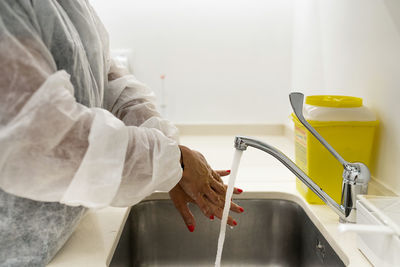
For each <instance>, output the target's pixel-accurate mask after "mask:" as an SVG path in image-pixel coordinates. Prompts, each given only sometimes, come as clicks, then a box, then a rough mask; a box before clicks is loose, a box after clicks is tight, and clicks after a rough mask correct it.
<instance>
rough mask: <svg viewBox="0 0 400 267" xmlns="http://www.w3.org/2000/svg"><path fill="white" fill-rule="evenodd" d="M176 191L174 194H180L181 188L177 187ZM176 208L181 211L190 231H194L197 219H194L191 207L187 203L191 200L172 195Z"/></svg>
mask: <svg viewBox="0 0 400 267" xmlns="http://www.w3.org/2000/svg"><path fill="white" fill-rule="evenodd" d="M174 191H175V192H172V194H178V193H179V190H178V189H175V190H174ZM171 199H172V201H173V203H174V205H175V208H176V209H177V210H178V211H179V213H180V214H181V217H182V219H183V221H184V222H185V224H186V227H187V228H188V230H189V231H190V232H193V231H194V228H195V227H196V220H195V219H194V216H193V214H192V212H191V211H190V209H189V207H188V206H187V203H188V202H189V201H188V200H186V199H185V198H183V197H171Z"/></svg>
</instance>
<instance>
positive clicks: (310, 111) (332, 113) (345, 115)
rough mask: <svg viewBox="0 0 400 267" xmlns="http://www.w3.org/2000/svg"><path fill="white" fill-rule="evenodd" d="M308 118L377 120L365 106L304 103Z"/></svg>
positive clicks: (317, 119)
mask: <svg viewBox="0 0 400 267" xmlns="http://www.w3.org/2000/svg"><path fill="white" fill-rule="evenodd" d="M303 114H304V118H305V119H306V120H314V121H376V116H375V114H374V113H373V112H372V111H371V110H369V109H368V108H367V107H365V106H361V107H356V108H331V107H320V106H313V105H308V104H304V107H303Z"/></svg>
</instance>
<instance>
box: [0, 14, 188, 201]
mask: <svg viewBox="0 0 400 267" xmlns="http://www.w3.org/2000/svg"><path fill="white" fill-rule="evenodd" d="M0 35H1V37H2V38H1V39H0V73H1V75H0V90H1V96H2V97H1V98H0V148H1V153H0V187H1V188H2V189H3V190H4V191H6V192H8V193H11V194H14V195H17V196H21V197H25V198H30V199H34V200H39V201H59V202H61V203H65V204H68V205H83V206H86V207H104V206H108V205H110V204H111V203H112V201H113V199H114V197H115V195H116V194H117V192H118V190H120V189H121V191H122V192H124V195H126V196H128V195H129V198H126V199H124V198H123V197H121V198H119V201H118V204H119V205H124V206H128V205H134V204H136V203H137V202H138V201H140V200H141V199H142V198H143V197H145V196H146V195H148V194H150V193H151V192H153V191H154V190H169V188H171V187H172V186H173V185H174V184H176V183H177V182H178V180H179V179H180V177H181V174H182V173H181V172H182V171H181V168H180V165H179V157H180V151H179V148H178V146H177V143H176V141H174V140H172V139H171V138H168V137H167V136H165V135H164V134H163V133H162V132H161V131H159V130H157V129H150V128H146V127H138V126H126V125H125V124H124V123H123V122H122V121H120V120H119V119H117V118H116V117H115V116H114V115H112V114H111V113H110V112H108V111H106V110H104V109H100V108H88V107H85V106H83V105H81V104H79V103H77V102H76V100H75V98H74V94H73V92H74V87H73V85H72V84H71V83H70V81H69V75H68V74H67V73H66V72H65V71H56V68H55V63H54V62H53V59H52V57H51V53H50V52H49V51H48V50H47V49H46V47H45V46H44V45H43V44H42V43H41V41H40V38H39V37H38V36H36V35H34V34H33V33H32V34H27V35H25V37H24V38H25V39H23V38H20V37H19V38H16V37H15V36H13V34H12V33H10V32H9V31H8V30H7V28H6V27H5V26H4V24H3V23H2V21H1V18H0ZM122 176H124V178H126V181H127V182H121V177H122ZM157 177H162V178H161V179H159V178H157ZM126 183H128V184H129V185H130V186H129V189H131V188H134V189H135V190H130V192H129V193H128V192H127V190H125V189H122V187H124V186H125V184H126ZM120 187H121V188H120Z"/></svg>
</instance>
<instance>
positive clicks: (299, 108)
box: [289, 92, 349, 169]
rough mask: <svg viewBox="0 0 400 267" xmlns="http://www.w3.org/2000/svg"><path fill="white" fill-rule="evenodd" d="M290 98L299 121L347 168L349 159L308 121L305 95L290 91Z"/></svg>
mask: <svg viewBox="0 0 400 267" xmlns="http://www.w3.org/2000/svg"><path fill="white" fill-rule="evenodd" d="M289 99H290V104H291V105H292V109H293V111H294V114H295V115H296V117H297V118H298V119H299V121H300V122H301V123H302V124H303V125H304V127H306V128H307V130H309V131H310V132H311V133H312V135H314V136H315V138H317V140H318V141H319V142H320V143H321V144H322V145H323V146H324V147H325V148H326V149H328V151H329V152H331V154H332V155H333V156H334V157H335V158H336V159H337V160H338V161H339V162H340V163H341V164H342V165H343V167H344V168H345V169H346V166H348V165H349V163H348V162H347V161H345V160H344V159H343V158H342V156H340V155H339V153H337V152H336V150H335V149H333V147H332V146H331V145H330V144H329V143H328V142H326V140H325V139H324V138H323V137H322V136H321V135H320V134H319V133H318V132H317V131H316V130H315V129H314V128H313V127H312V126H311V125H310V124H309V123H308V122H307V120H306V119H305V118H304V116H303V101H304V95H303V94H302V93H299V92H293V93H290V95H289Z"/></svg>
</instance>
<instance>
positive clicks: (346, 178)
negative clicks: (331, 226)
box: [235, 93, 371, 223]
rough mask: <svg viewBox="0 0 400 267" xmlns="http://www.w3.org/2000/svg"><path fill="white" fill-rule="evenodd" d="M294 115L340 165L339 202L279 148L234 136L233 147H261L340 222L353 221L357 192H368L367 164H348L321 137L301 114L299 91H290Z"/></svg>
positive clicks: (301, 106)
mask: <svg viewBox="0 0 400 267" xmlns="http://www.w3.org/2000/svg"><path fill="white" fill-rule="evenodd" d="M289 99H290V103H291V105H292V108H293V111H294V114H296V116H297V118H298V119H299V121H300V122H301V123H302V124H303V125H304V127H306V128H307V129H308V130H309V131H310V132H311V133H312V134H313V135H314V136H315V138H317V139H318V141H319V142H320V143H321V144H322V145H323V146H324V147H325V148H326V149H328V150H329V152H331V153H332V155H333V156H334V157H335V158H336V159H337V160H338V161H339V162H340V163H341V164H342V165H343V169H344V170H343V182H342V198H341V204H340V205H339V204H338V203H336V201H335V200H333V199H332V198H331V197H330V196H329V195H328V194H327V193H325V191H324V190H322V188H320V187H319V186H318V185H317V184H316V183H315V182H314V181H313V180H312V179H311V178H310V177H308V176H307V174H305V173H304V172H303V171H302V170H301V169H300V168H299V167H298V166H297V165H296V164H295V163H294V162H293V161H291V160H290V159H289V158H288V157H287V156H286V155H285V154H284V153H282V152H281V151H279V150H278V149H276V148H274V147H272V146H270V145H268V144H266V143H263V142H261V141H258V140H256V139H252V138H249V137H244V136H236V138H235V148H236V149H238V150H246V149H247V147H248V146H251V147H254V148H257V149H260V150H262V151H264V152H266V153H268V154H270V155H272V156H273V157H275V158H276V159H277V160H279V161H280V162H281V163H282V164H283V165H285V166H286V167H287V168H288V169H289V170H290V171H291V172H293V173H294V174H295V175H296V176H297V177H298V178H299V179H300V180H301V181H302V182H303V183H304V184H305V185H307V186H308V187H309V188H310V189H311V190H312V191H313V192H314V193H315V194H316V195H317V196H318V197H320V198H321V199H322V200H323V201H324V202H325V203H326V204H327V205H328V206H330V207H331V208H332V209H333V210H334V211H335V212H336V213H337V214H338V215H339V218H340V221H341V222H350V223H355V222H356V199H357V195H359V194H367V191H368V182H369V180H370V176H371V175H370V172H369V169H368V167H367V166H366V165H365V164H363V163H359V162H355V163H349V162H347V161H345V160H344V159H343V158H342V157H341V156H340V155H339V154H338V153H337V152H336V151H335V150H334V149H333V147H332V146H331V145H330V144H328V143H327V142H326V141H325V139H324V138H322V136H321V135H320V134H319V133H318V132H317V131H315V129H314V128H313V127H312V126H311V125H310V124H309V123H308V122H307V121H306V120H305V119H304V117H303V100H304V95H303V94H302V93H291V94H290V95H289Z"/></svg>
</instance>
